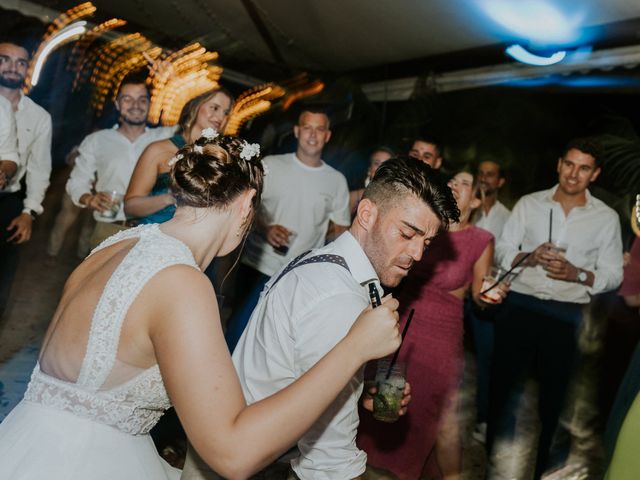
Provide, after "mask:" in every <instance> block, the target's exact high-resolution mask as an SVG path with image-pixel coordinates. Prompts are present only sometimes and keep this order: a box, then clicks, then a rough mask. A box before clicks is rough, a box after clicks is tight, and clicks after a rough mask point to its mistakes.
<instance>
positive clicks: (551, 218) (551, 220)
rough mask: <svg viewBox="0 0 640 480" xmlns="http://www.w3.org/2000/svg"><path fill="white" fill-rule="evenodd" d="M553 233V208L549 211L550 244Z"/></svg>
mask: <svg viewBox="0 0 640 480" xmlns="http://www.w3.org/2000/svg"><path fill="white" fill-rule="evenodd" d="M552 231H553V208H550V209H549V243H551V232H552Z"/></svg>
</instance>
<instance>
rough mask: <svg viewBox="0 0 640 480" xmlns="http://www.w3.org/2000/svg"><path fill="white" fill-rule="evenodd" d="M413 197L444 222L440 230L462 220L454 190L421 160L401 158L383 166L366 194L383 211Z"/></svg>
mask: <svg viewBox="0 0 640 480" xmlns="http://www.w3.org/2000/svg"><path fill="white" fill-rule="evenodd" d="M407 194H413V195H415V196H416V197H418V198H419V199H420V200H422V201H423V202H424V203H425V204H427V205H428V206H429V208H431V210H432V211H433V213H435V214H436V216H437V217H438V219H439V220H440V221H441V222H442V225H441V227H440V228H441V230H447V229H448V228H449V224H451V223H455V222H458V221H459V220H460V211H459V210H458V205H457V203H456V200H455V198H453V194H452V193H451V189H450V188H449V187H448V186H447V184H446V183H445V181H444V180H443V178H442V176H441V175H440V174H438V172H437V171H435V170H434V169H433V168H431V167H430V166H429V165H427V164H426V163H425V162H423V161H421V160H417V159H415V158H411V157H408V156H402V157H397V158H391V159H389V160H387V161H386V162H384V163H383V164H382V165H380V167H379V168H378V170H377V171H376V174H375V175H374V177H373V179H372V180H371V183H370V184H369V185H368V186H367V188H366V189H365V191H364V194H363V196H362V198H368V199H370V200H371V201H372V202H373V203H375V204H376V205H378V208H380V209H381V210H382V211H384V210H385V209H386V208H387V207H389V206H392V205H394V204H395V203H396V202H401V201H402V198H403V197H404V196H405V195H407Z"/></svg>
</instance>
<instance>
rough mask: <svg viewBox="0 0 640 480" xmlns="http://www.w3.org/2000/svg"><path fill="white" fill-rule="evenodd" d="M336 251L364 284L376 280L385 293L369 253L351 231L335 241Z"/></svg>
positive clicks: (381, 291)
mask: <svg viewBox="0 0 640 480" xmlns="http://www.w3.org/2000/svg"><path fill="white" fill-rule="evenodd" d="M333 248H334V252H335V253H336V254H338V255H340V256H341V257H343V258H344V259H345V260H346V262H347V265H348V266H349V270H350V271H351V276H353V278H354V279H355V280H356V282H358V283H359V284H360V285H362V286H366V285H367V284H369V283H371V282H374V283H375V284H376V287H377V288H378V291H379V292H380V293H381V295H382V294H383V292H384V290H383V288H382V286H381V285H380V279H379V278H378V274H377V273H376V271H375V269H374V268H373V265H371V261H370V260H369V257H367V254H366V253H364V250H363V249H362V246H361V245H360V243H358V241H357V240H356V239H355V237H354V236H353V235H351V232H349V231H347V232H344V233H343V234H342V235H340V236H339V237H338V238H337V239H335V240H334V242H333Z"/></svg>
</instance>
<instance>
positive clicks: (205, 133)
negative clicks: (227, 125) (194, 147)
mask: <svg viewBox="0 0 640 480" xmlns="http://www.w3.org/2000/svg"><path fill="white" fill-rule="evenodd" d="M200 136H201V137H204V138H206V139H207V140H213V139H214V138H216V137H219V136H220V134H219V133H218V131H217V130H216V129H215V128H205V129H204V130H202V132H200Z"/></svg>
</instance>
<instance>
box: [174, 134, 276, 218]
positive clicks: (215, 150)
mask: <svg viewBox="0 0 640 480" xmlns="http://www.w3.org/2000/svg"><path fill="white" fill-rule="evenodd" d="M215 135H216V136H215V137H204V136H203V137H200V138H199V139H198V140H196V141H195V142H194V143H193V144H190V145H185V146H184V147H183V148H181V149H180V150H179V151H178V153H177V154H176V156H175V157H174V159H173V160H172V164H173V166H172V169H171V189H172V191H173V194H174V196H175V198H176V202H177V204H178V205H179V206H180V205H185V206H190V207H196V208H210V207H214V208H220V209H223V208H225V207H226V206H228V205H229V204H230V203H231V202H233V200H234V199H235V198H236V197H237V196H238V195H240V194H241V193H242V192H244V191H246V190H247V189H250V188H253V189H255V190H256V195H255V197H254V205H257V202H259V199H260V195H261V193H262V184H263V179H264V170H263V167H262V162H261V161H260V156H259V154H258V153H257V152H256V151H255V150H258V147H257V145H255V146H252V145H249V144H247V142H246V141H245V140H243V139H241V138H238V137H230V136H227V135H217V134H215Z"/></svg>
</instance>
